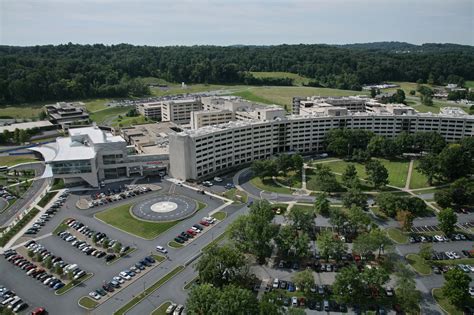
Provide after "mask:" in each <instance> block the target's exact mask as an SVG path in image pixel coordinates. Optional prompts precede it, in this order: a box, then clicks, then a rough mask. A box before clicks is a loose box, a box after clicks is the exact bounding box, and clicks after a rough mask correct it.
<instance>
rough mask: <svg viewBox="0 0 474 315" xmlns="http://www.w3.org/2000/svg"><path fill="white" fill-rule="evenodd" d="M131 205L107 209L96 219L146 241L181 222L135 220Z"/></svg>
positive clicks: (96, 215)
mask: <svg viewBox="0 0 474 315" xmlns="http://www.w3.org/2000/svg"><path fill="white" fill-rule="evenodd" d="M131 206H132V205H131V204H126V205H122V206H118V207H116V208H111V209H107V210H104V211H101V212H99V213H97V214H95V217H96V218H97V219H99V220H102V221H104V222H105V223H107V224H110V225H112V226H113V227H116V228H118V229H120V230H123V231H125V232H128V233H130V234H133V235H136V236H138V237H141V238H144V239H148V240H151V239H154V238H155V237H157V236H158V235H160V234H161V233H163V232H165V231H166V230H168V229H169V228H171V227H173V226H174V225H176V224H177V223H178V222H179V221H171V222H160V223H157V222H147V221H142V220H138V219H135V218H134V217H132V215H131V214H130V207H131Z"/></svg>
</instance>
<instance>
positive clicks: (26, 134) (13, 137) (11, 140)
mask: <svg viewBox="0 0 474 315" xmlns="http://www.w3.org/2000/svg"><path fill="white" fill-rule="evenodd" d="M38 133H40V130H39V128H31V129H30V128H28V129H18V128H15V130H14V131H13V132H11V131H9V130H7V129H5V130H3V132H2V133H0V144H19V143H25V142H28V141H30V138H31V137H32V136H34V135H36V134H38Z"/></svg>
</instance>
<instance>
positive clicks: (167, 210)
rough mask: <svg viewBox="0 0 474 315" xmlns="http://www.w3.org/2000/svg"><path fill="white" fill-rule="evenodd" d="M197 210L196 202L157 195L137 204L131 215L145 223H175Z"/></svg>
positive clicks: (178, 197)
mask: <svg viewBox="0 0 474 315" xmlns="http://www.w3.org/2000/svg"><path fill="white" fill-rule="evenodd" d="M196 210H197V204H196V201H194V200H193V199H191V198H187V197H184V196H177V195H159V196H155V197H152V198H150V199H148V200H144V201H141V202H138V203H137V204H135V205H133V206H132V208H131V210H130V211H131V213H132V215H134V216H135V217H137V218H138V219H143V220H147V221H176V220H181V219H184V218H186V217H188V216H190V215H192V214H193V213H194V212H195V211H196Z"/></svg>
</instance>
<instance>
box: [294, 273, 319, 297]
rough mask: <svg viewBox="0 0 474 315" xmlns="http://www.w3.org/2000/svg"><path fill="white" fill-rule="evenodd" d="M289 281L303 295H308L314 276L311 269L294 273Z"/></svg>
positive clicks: (312, 285)
mask: <svg viewBox="0 0 474 315" xmlns="http://www.w3.org/2000/svg"><path fill="white" fill-rule="evenodd" d="M291 280H292V281H293V282H294V283H295V284H296V285H297V286H298V287H300V288H301V290H302V291H303V292H304V293H305V294H310V292H311V288H312V287H314V276H313V271H311V269H306V270H304V271H300V272H298V273H296V274H295V275H293V276H292V277H291Z"/></svg>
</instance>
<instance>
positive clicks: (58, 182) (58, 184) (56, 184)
mask: <svg viewBox="0 0 474 315" xmlns="http://www.w3.org/2000/svg"><path fill="white" fill-rule="evenodd" d="M63 188H64V179H62V178H55V179H54V181H53V186H51V190H59V189H63Z"/></svg>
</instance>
